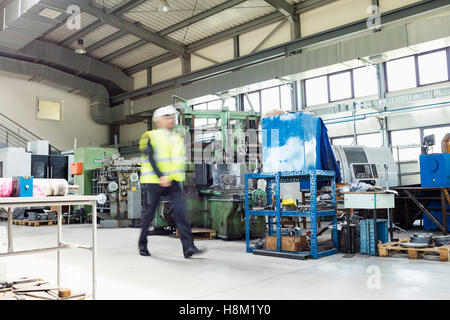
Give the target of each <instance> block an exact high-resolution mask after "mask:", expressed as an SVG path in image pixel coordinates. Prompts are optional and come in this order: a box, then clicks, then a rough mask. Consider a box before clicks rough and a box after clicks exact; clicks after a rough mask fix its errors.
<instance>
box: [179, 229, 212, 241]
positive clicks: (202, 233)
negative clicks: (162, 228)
mask: <svg viewBox="0 0 450 320" xmlns="http://www.w3.org/2000/svg"><path fill="white" fill-rule="evenodd" d="M192 235H193V236H194V239H195V240H208V239H215V238H217V231H216V230H212V229H205V228H192ZM175 236H176V237H177V238H179V237H180V234H179V233H178V229H177V232H176V234H175Z"/></svg>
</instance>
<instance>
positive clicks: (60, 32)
mask: <svg viewBox="0 0 450 320" xmlns="http://www.w3.org/2000/svg"><path fill="white" fill-rule="evenodd" d="M95 21H97V18H96V17H94V16H91V15H90V14H88V13H86V12H82V13H81V29H83V28H86V27H87V26H89V25H90V24H91V23H94V22H95ZM81 29H73V30H72V29H69V27H68V26H67V24H65V23H64V24H63V25H61V26H60V27H59V28H57V29H56V30H54V31H52V32H50V33H49V34H47V35H46V36H45V39H48V40H51V41H53V42H56V43H58V42H61V41H64V40H65V39H67V38H68V37H70V36H71V35H73V34H75V33H77V32H78V31H80V30H81Z"/></svg>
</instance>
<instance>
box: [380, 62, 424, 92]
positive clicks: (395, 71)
mask: <svg viewBox="0 0 450 320" xmlns="http://www.w3.org/2000/svg"><path fill="white" fill-rule="evenodd" d="M386 71H387V84H388V91H397V90H404V89H409V88H414V87H416V86H417V82H416V66H415V61H414V57H407V58H402V59H397V60H392V61H388V62H386Z"/></svg>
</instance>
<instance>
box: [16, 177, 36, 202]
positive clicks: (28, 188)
mask: <svg viewBox="0 0 450 320" xmlns="http://www.w3.org/2000/svg"><path fill="white" fill-rule="evenodd" d="M12 180H13V196H14V197H32V196H33V177H13V178H12Z"/></svg>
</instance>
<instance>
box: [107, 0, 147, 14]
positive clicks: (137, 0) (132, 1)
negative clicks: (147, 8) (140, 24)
mask: <svg viewBox="0 0 450 320" xmlns="http://www.w3.org/2000/svg"><path fill="white" fill-rule="evenodd" d="M145 1H147V0H129V1H128V2H125V3H123V4H121V5H119V6H118V7H117V8H113V9H112V11H111V12H110V13H113V14H115V15H116V16H121V15H122V14H124V13H127V12H128V11H130V10H132V9H134V8H136V7H137V6H140V5H141V4H143V3H144V2H145Z"/></svg>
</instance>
